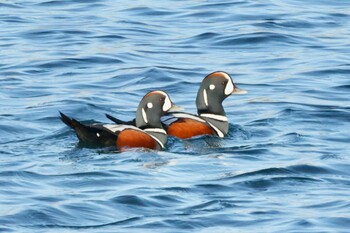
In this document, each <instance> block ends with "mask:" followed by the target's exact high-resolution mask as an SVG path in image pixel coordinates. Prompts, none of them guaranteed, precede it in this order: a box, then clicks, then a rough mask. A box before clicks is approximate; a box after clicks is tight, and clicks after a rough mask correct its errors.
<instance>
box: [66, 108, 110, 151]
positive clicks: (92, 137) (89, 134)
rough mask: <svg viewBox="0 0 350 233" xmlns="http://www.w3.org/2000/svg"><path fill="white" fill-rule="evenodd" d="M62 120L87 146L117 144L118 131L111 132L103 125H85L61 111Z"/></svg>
mask: <svg viewBox="0 0 350 233" xmlns="http://www.w3.org/2000/svg"><path fill="white" fill-rule="evenodd" d="M60 115H61V116H60V118H61V120H62V121H63V122H64V123H65V124H66V125H68V126H69V127H70V128H72V129H74V131H75V133H76V135H77V137H78V138H79V141H80V142H81V143H83V145H84V146H87V147H102V146H115V144H116V140H117V133H113V132H110V131H108V130H106V129H104V128H103V126H102V125H84V124H82V123H80V122H79V121H77V120H75V119H73V118H69V117H68V116H66V115H65V114H63V113H62V112H60Z"/></svg>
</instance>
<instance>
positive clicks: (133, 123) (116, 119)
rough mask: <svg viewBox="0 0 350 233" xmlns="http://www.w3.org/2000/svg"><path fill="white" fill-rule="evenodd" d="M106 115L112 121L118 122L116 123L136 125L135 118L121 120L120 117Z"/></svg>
mask: <svg viewBox="0 0 350 233" xmlns="http://www.w3.org/2000/svg"><path fill="white" fill-rule="evenodd" d="M106 117H107V118H108V119H110V120H111V121H113V122H114V123H116V124H121V125H133V126H135V125H136V122H135V119H134V120H132V121H122V120H120V119H118V118H115V117H113V116H111V115H109V114H106Z"/></svg>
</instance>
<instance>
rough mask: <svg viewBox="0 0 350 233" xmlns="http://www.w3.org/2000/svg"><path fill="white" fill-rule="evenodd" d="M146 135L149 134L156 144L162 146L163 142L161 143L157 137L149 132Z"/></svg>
mask: <svg viewBox="0 0 350 233" xmlns="http://www.w3.org/2000/svg"><path fill="white" fill-rule="evenodd" d="M148 135H149V136H151V137H152V138H153V139H154V140H156V142H158V144H159V145H160V146H161V147H162V148H164V144H163V143H162V142H161V141H160V140H159V139H158V138H157V137H155V136H153V135H152V134H149V133H148Z"/></svg>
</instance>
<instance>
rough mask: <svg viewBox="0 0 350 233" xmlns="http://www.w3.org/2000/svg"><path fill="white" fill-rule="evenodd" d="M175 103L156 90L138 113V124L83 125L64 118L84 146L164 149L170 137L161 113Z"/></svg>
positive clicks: (148, 96) (138, 109)
mask: <svg viewBox="0 0 350 233" xmlns="http://www.w3.org/2000/svg"><path fill="white" fill-rule="evenodd" d="M172 106H173V103H172V102H171V100H170V98H169V96H168V95H167V94H166V93H165V92H163V91H152V92H149V93H148V94H146V95H145V96H144V97H143V98H142V100H141V102H140V104H139V106H138V108H137V112H136V121H135V126H132V125H115V124H100V123H96V124H90V125H86V124H82V123H81V122H79V121H77V120H75V119H73V118H69V117H67V116H66V115H64V114H63V113H61V112H60V114H61V120H62V121H63V122H64V123H65V124H66V125H68V126H69V127H71V128H72V129H74V130H75V133H76V134H77V137H78V138H79V140H80V142H81V143H83V144H84V145H88V146H94V147H103V146H114V147H116V148H117V149H118V150H122V149H123V148H126V147H128V148H133V147H144V148H150V149H156V150H159V149H163V148H164V146H165V144H166V143H167V140H168V137H167V133H166V131H165V130H164V129H163V126H162V123H161V121H160V118H161V116H163V115H164V114H165V113H166V112H168V111H169V110H170V109H171V108H172Z"/></svg>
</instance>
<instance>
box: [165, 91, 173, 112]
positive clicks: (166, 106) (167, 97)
mask: <svg viewBox="0 0 350 233" xmlns="http://www.w3.org/2000/svg"><path fill="white" fill-rule="evenodd" d="M163 93H164V92H163ZM164 95H165V101H164V104H163V111H164V112H167V111H169V110H170V109H171V107H172V106H173V105H172V103H171V101H170V98H169V96H168V95H167V94H165V93H164Z"/></svg>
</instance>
